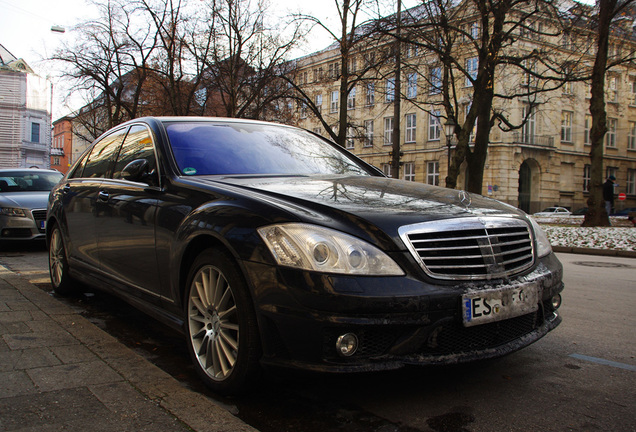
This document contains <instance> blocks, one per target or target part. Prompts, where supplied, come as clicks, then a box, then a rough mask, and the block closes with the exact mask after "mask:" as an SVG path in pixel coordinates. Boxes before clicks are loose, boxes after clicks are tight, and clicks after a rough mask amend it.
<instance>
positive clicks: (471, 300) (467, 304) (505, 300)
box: [462, 285, 539, 327]
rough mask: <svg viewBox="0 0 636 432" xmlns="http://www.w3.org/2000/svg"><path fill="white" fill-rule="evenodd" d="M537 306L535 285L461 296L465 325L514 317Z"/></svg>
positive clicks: (537, 291) (537, 298) (531, 310)
mask: <svg viewBox="0 0 636 432" xmlns="http://www.w3.org/2000/svg"><path fill="white" fill-rule="evenodd" d="M538 308H539V290H538V288H537V286H536V285H523V286H519V287H515V288H503V289H494V290H485V291H478V292H473V293H469V294H464V295H463V296H462V309H463V317H464V326H465V327H470V326H474V325H479V324H485V323H489V322H494V321H501V320H505V319H508V318H514V317H517V316H521V315H525V314H527V313H530V312H534V311H536V310H537V309H538Z"/></svg>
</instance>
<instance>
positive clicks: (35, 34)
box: [0, 0, 592, 118]
mask: <svg viewBox="0 0 636 432" xmlns="http://www.w3.org/2000/svg"><path fill="white" fill-rule="evenodd" d="M420 1H421V0H403V5H404V6H403V7H404V8H408V7H412V6H414V5H416V4H418V3H419V2H420ZM584 1H586V2H590V1H592V0H584ZM270 3H271V7H270V9H272V10H274V11H275V12H276V13H277V14H279V15H280V16H284V15H285V14H287V13H289V12H291V11H298V8H299V7H302V8H303V12H305V13H309V14H312V15H314V16H316V17H318V18H320V19H322V20H324V19H326V18H332V19H333V18H334V17H336V16H337V11H336V8H335V5H334V0H313V1H312V0H310V1H304V0H270ZM94 16H96V11H95V9H94V8H92V7H90V6H88V4H87V3H86V1H85V0H0V44H2V45H4V47H5V48H6V49H7V50H9V52H11V53H12V54H13V55H14V56H16V57H18V58H23V59H24V60H25V61H26V62H27V64H29V65H30V66H31V67H32V68H33V69H34V70H35V72H36V73H38V74H39V75H41V76H45V77H52V76H55V75H56V71H54V70H49V69H47V67H51V66H50V65H48V66H47V67H45V65H43V64H42V63H41V60H42V59H45V58H46V57H48V56H50V55H51V54H52V53H53V52H54V51H55V49H56V48H57V47H58V46H59V45H60V43H61V42H62V41H64V40H67V38H69V37H70V33H69V32H66V33H56V32H52V31H51V27H52V26H62V27H64V28H66V29H69V28H71V27H72V26H73V25H75V24H76V23H78V22H81V21H83V20H86V19H88V18H92V17H94ZM336 25H337V24H336ZM331 42H332V41H331V40H330V39H329V37H328V36H327V35H326V34H325V33H324V32H320V31H319V30H316V31H315V32H314V33H312V37H311V38H310V45H309V47H307V48H306V51H307V52H311V51H315V50H319V49H322V48H324V47H325V46H327V45H328V44H329V43H331ZM301 54H303V53H298V55H301ZM53 82H54V85H56V86H57V83H56V82H55V80H53ZM58 88H59V86H58ZM57 93H59V92H57ZM53 105H54V113H53V115H54V118H56V117H57V116H61V115H65V114H67V113H68V111H69V110H68V109H66V110H64V108H63V107H62V106H61V101H60V100H59V97H54V101H53ZM63 111H66V112H63Z"/></svg>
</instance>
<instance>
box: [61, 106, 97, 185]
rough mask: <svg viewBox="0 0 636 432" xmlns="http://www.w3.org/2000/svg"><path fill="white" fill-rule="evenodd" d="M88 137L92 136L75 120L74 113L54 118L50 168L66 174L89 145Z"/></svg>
mask: <svg viewBox="0 0 636 432" xmlns="http://www.w3.org/2000/svg"><path fill="white" fill-rule="evenodd" d="M87 136H88V137H89V138H88V139H87V138H86V137H87ZM89 139H92V136H90V135H89V134H87V133H86V132H85V129H84V128H83V126H82V124H81V122H79V121H77V119H76V118H75V115H74V114H70V115H67V116H64V117H61V118H59V119H57V120H55V121H54V122H53V143H52V144H51V168H52V169H56V170H58V171H59V172H61V173H64V174H66V173H67V172H68V170H69V168H70V167H71V165H73V163H75V161H76V160H77V159H79V158H80V156H82V154H83V153H84V152H85V151H86V149H87V148H88V147H89V146H90V145H91V141H89Z"/></svg>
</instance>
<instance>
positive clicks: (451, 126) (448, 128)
mask: <svg viewBox="0 0 636 432" xmlns="http://www.w3.org/2000/svg"><path fill="white" fill-rule="evenodd" d="M444 132H445V133H446V147H447V148H448V163H447V165H446V166H447V168H446V169H447V174H446V182H447V183H448V178H449V177H450V167H451V139H452V138H453V132H455V122H454V121H453V120H452V119H451V118H448V119H447V120H446V123H444Z"/></svg>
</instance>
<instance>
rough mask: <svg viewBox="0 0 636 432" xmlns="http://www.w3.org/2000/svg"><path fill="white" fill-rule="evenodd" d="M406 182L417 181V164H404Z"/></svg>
mask: <svg viewBox="0 0 636 432" xmlns="http://www.w3.org/2000/svg"><path fill="white" fill-rule="evenodd" d="M403 171H404V180H406V181H415V164H414V163H413V162H407V163H405V164H404V169H403Z"/></svg>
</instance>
